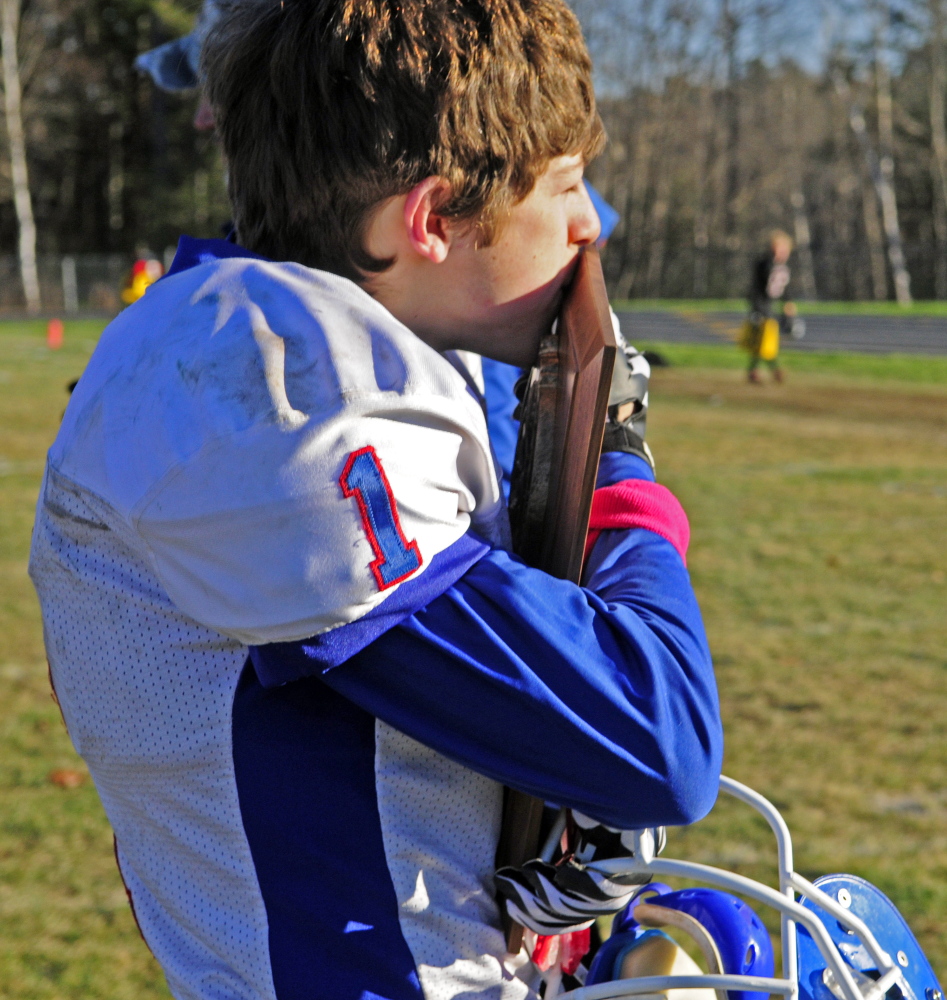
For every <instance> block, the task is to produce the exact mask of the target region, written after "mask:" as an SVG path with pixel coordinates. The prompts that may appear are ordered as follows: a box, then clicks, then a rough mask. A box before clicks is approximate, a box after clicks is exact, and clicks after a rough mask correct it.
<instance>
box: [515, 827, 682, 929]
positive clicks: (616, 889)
mask: <svg viewBox="0 0 947 1000" xmlns="http://www.w3.org/2000/svg"><path fill="white" fill-rule="evenodd" d="M572 818H573V821H574V825H573V828H572V834H573V838H574V840H575V842H576V846H575V849H574V850H573V851H572V852H571V853H568V854H566V855H564V856H563V857H562V858H561V859H560V860H559V861H558V862H557V863H556V864H552V863H550V862H548V861H543V860H541V859H540V858H536V859H534V860H532V861H527V862H526V864H525V865H523V866H522V867H521V868H513V867H507V868H501V869H500V870H499V871H498V872H497V873H496V884H497V891H498V892H499V894H500V895H501V896H502V897H503V899H504V900H505V902H506V910H507V913H508V914H509V915H510V917H512V919H513V920H515V921H516V923H518V924H520V925H522V926H523V927H526V928H528V929H529V930H531V931H534V932H535V933H536V934H542V935H551V934H571V933H572V932H574V931H580V930H584V929H585V928H586V927H590V926H591V925H592V924H593V923H594V922H595V920H597V919H598V918H599V917H605V916H611V915H613V914H615V913H618V911H619V910H621V909H622V908H623V907H624V906H625V905H626V904H627V903H628V901H629V900H630V899H631V897H632V896H633V895H634V893H635V890H636V888H637V887H638V886H641V885H645V884H647V883H648V882H649V881H650V880H651V876H650V875H646V874H641V873H640V872H636V871H633V870H632V865H631V862H632V861H633V859H634V855H635V851H636V850H638V851H639V852H641V853H645V852H644V851H642V849H641V845H642V844H645V845H650V846H647V847H646V850H647V851H649V852H651V853H659V852H660V851H661V850H663V848H664V839H665V837H664V827H655V828H654V829H653V830H648V831H632V830H625V831H622V830H616V829H614V828H612V827H608V826H605V825H604V824H601V823H596V822H595V821H594V820H592V819H590V818H589V817H588V816H584V815H582V813H577V812H574V813H573V814H572ZM622 859H626V860H627V861H628V862H629V864H628V866H627V869H626V870H622V865H621V860H622ZM605 861H607V862H609V863H608V865H607V867H608V872H609V873H608V874H606V873H605V872H603V871H600V870H598V868H597V864H599V863H601V862H605Z"/></svg>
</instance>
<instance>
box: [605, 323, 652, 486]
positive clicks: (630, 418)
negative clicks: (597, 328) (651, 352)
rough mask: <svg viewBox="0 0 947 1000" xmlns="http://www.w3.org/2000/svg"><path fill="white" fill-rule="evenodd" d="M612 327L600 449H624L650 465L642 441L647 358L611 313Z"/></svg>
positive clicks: (649, 453) (646, 390)
mask: <svg viewBox="0 0 947 1000" xmlns="http://www.w3.org/2000/svg"><path fill="white" fill-rule="evenodd" d="M612 326H613V327H614V329H615V339H616V340H617V341H618V355H617V357H616V358H615V368H614V370H613V371H612V387H611V392H610V393H609V396H608V420H607V421H606V424H605V437H604V439H603V441H602V451H603V452H606V451H624V452H628V453H629V454H631V455H637V456H638V457H639V458H643V459H644V460H645V461H646V462H647V463H648V465H650V466H651V468H652V469H653V468H654V457H653V456H652V454H651V449H650V448H649V447H648V445H647V443H646V442H645V430H646V427H647V422H648V380H649V379H650V378H651V365H649V364H648V360H647V358H645V356H644V355H643V354H640V353H639V352H638V351H637V350H636V349H635V348H634V347H632V346H631V345H630V344H629V343H628V342H627V341H626V340H625V338H624V336H622V332H621V329H620V328H619V325H618V317H617V316H616V315H615V314H614V313H612Z"/></svg>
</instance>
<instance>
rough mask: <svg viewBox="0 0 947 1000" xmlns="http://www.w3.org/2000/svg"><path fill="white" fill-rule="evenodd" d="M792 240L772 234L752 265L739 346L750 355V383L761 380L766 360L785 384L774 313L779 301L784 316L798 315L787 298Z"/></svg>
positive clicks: (775, 233) (780, 234)
mask: <svg viewBox="0 0 947 1000" xmlns="http://www.w3.org/2000/svg"><path fill="white" fill-rule="evenodd" d="M791 253H792V239H790V237H789V235H788V234H787V233H784V232H783V231H782V230H781V229H777V230H775V231H774V232H773V233H772V234H771V235H770V241H769V250H768V251H767V252H766V253H765V254H763V256H762V257H760V258H759V259H758V260H757V261H756V263H755V264H754V266H753V279H752V282H751V284H750V292H749V296H748V298H749V304H750V314H749V316H748V317H747V320H746V322H745V323H744V324H743V332H742V335H741V338H740V344H741V346H742V347H743V348H744V350H746V351H747V352H748V353H749V355H750V366H749V369H748V371H747V377H748V379H749V380H750V381H751V382H759V381H760V373H759V365H760V362H761V361H765V362H766V363H767V364H768V365H769V367H770V370H771V371H772V373H773V379H774V380H775V381H776V382H782V380H783V370H782V368H781V367H780V365H779V327H780V324H779V319H778V318H777V317H776V315H775V313H774V307H775V304H776V302H779V301H781V302H782V303H783V309H782V312H783V316H784V317H785V318H786V319H788V320H791V319H793V318H794V317H795V315H796V305H795V303H794V302H791V301H790V300H789V299H787V297H786V290H787V286H788V285H789V277H790V272H789V255H790V254H791Z"/></svg>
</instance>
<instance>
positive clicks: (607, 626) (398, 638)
mask: <svg viewBox="0 0 947 1000" xmlns="http://www.w3.org/2000/svg"><path fill="white" fill-rule="evenodd" d="M590 563H591V566H592V567H593V572H592V576H591V578H590V579H589V581H588V582H589V586H588V587H587V588H585V589H583V588H579V587H576V586H574V585H573V584H570V583H566V582H564V581H560V580H555V579H553V578H551V577H549V576H547V575H546V574H544V573H541V572H539V571H537V570H533V569H531V568H529V567H527V566H524V565H523V564H522V563H520V562H518V561H516V560H515V559H514V558H512V557H510V556H509V555H507V554H506V553H503V552H500V551H492V552H491V553H490V554H489V555H487V556H486V557H485V558H483V559H481V560H480V561H479V562H478V563H477V564H476V565H475V566H474V567H472V568H471V569H470V570H469V571H468V572H467V573H466V574H465V575H464V577H463V578H462V579H461V580H460V581H459V582H458V583H456V584H455V585H454V586H453V587H451V588H450V589H449V590H448V591H447V592H445V593H444V594H442V595H441V596H440V597H438V598H437V599H436V600H434V601H433V602H431V604H430V605H428V607H427V608H426V609H424V610H423V611H421V612H418V613H416V614H415V615H412V616H411V617H410V618H409V619H407V620H406V621H405V622H403V623H402V624H401V625H400V626H398V627H397V628H394V629H391V630H390V631H389V632H387V633H386V634H385V635H383V636H382V637H381V638H379V639H377V640H376V641H375V642H373V643H372V644H371V645H370V646H368V647H367V648H366V649H364V650H363V651H362V652H361V653H359V654H358V655H356V656H355V657H353V658H352V659H350V660H348V661H347V662H346V663H344V664H342V665H341V666H339V667H336V668H334V669H332V670H329V671H327V672H326V673H325V674H324V675H323V676H324V680H325V682H326V683H327V684H329V685H330V686H331V687H333V688H334V689H335V690H337V691H338V692H339V693H341V694H343V695H344V696H346V697H347V698H350V699H351V700H352V701H354V702H356V703H357V704H359V705H360V706H361V707H363V708H365V709H366V710H368V711H370V712H372V713H373V714H375V715H376V716H378V717H379V718H381V719H383V720H385V721H386V722H388V723H390V724H391V725H393V726H395V727H396V728H398V729H400V730H401V731H403V732H405V733H407V734H408V735H410V736H412V737H414V738H415V739H418V740H419V741H421V742H423V743H425V744H427V745H429V746H431V747H433V748H434V749H436V750H438V751H439V752H441V753H444V754H445V755H447V756H449V757H451V758H453V759H455V760H458V761H460V762H461V763H463V764H465V765H467V766H469V767H471V768H473V769H475V770H477V771H479V772H481V773H484V774H487V775H489V776H490V777H493V778H495V779H497V780H498V781H502V782H504V783H505V784H509V785H511V786H513V787H516V788H519V789H522V790H523V791H527V792H530V793H531V794H534V795H537V796H539V797H543V798H546V799H549V800H552V801H555V802H560V803H563V804H565V805H569V806H574V807H576V808H578V809H580V810H581V811H582V812H585V813H587V814H589V815H591V816H594V817H595V818H596V819H599V820H601V821H603V822H607V823H609V824H612V825H617V826H620V827H623V828H628V827H635V826H643V825H653V824H661V823H667V824H673V823H688V822H692V821H693V820H695V819H697V818H699V817H700V816H701V815H703V814H704V813H705V812H706V811H707V810H708V809H709V808H710V806H711V805H712V803H713V801H714V799H715V797H716V787H717V777H718V775H719V768H720V758H721V748H722V737H721V730H720V721H719V709H718V704H717V696H716V687H715V684H714V678H713V670H712V666H711V662H710V655H709V651H708V649H707V643H706V638H705V635H704V631H703V626H702V623H701V620H700V613H699V610H698V608H697V604H696V601H695V599H694V595H693V592H692V589H691V586H690V581H689V579H688V576H687V572H686V569H685V568H684V565H683V563H682V561H681V558H680V556H679V555H678V553H677V552H676V551H675V550H674V548H673V547H672V545H671V544H670V543H669V542H667V541H665V540H664V539H663V538H661V537H659V536H658V535H656V534H654V533H652V532H650V531H645V530H641V529H635V530H631V531H612V532H604V533H603V535H602V537H601V538H600V539H599V541H598V542H597V544H596V548H595V551H594V554H593V556H592V559H591V560H590Z"/></svg>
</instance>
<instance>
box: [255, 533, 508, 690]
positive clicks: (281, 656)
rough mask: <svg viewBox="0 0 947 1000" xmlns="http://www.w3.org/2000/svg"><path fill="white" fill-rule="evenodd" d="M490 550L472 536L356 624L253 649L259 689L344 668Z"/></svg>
mask: <svg viewBox="0 0 947 1000" xmlns="http://www.w3.org/2000/svg"><path fill="white" fill-rule="evenodd" d="M489 551H490V546H489V545H488V544H487V543H486V542H484V541H483V540H482V539H480V538H478V537H477V536H476V535H475V534H473V532H470V531H468V532H467V534H466V535H461V537H460V538H458V539H457V541H456V542H454V544H453V545H449V546H448V547H447V548H446V549H444V550H443V551H442V552H438V553H437V555H436V556H434V558H433V559H432V560H431V561H430V563H429V565H428V567H427V569H426V570H424V572H423V573H419V574H418V575H417V576H416V577H414V578H413V579H411V580H408V581H406V582H405V583H403V584H401V586H400V587H399V588H398V589H397V590H396V591H395V592H394V593H393V594H392V595H391V597H388V598H386V599H385V600H384V601H382V602H381V604H378V605H376V606H375V607H374V608H372V610H371V611H369V612H368V614H367V615H364V616H363V617H361V618H359V619H358V620H357V621H354V622H349V624H348V625H341V626H340V627H339V628H336V629H333V630H332V631H331V632H323V633H322V634H321V635H316V636H313V637H312V638H311V639H306V640H304V641H303V642H273V643H269V644H268V645H266V646H254V647H252V648H251V650H250V659H251V660H252V661H253V666H254V668H255V669H256V673H257V677H258V678H259V680H260V683H261V684H262V685H263V686H264V687H275V686H276V685H278V684H286V683H288V682H289V681H295V680H298V679H299V678H301V677H314V676H316V675H318V674H321V673H322V672H323V671H324V670H327V669H328V668H330V667H336V666H338V665H339V664H340V663H344V662H345V661H346V660H347V659H349V658H350V657H352V656H354V655H355V654H356V653H358V652H359V651H360V650H362V649H364V648H365V647H366V646H367V645H368V644H369V643H370V642H373V641H374V640H375V639H377V638H378V637H379V636H380V635H382V633H384V632H387V631H388V629H390V628H394V626H395V625H398V624H399V623H401V622H403V621H404V620H405V619H406V618H408V617H410V616H411V615H413V614H414V613H415V611H418V610H419V609H420V608H423V607H426V606H427V605H428V604H430V602H431V601H432V600H434V598H435V597H437V596H438V595H439V594H442V593H443V592H444V591H445V590H447V588H448V587H450V586H452V585H453V584H454V583H456V582H457V580H459V579H460V578H461V577H462V576H463V575H464V573H466V572H467V570H468V569H470V567H471V566H473V565H474V563H476V562H477V561H478V560H479V559H482V558H483V556H485V555H486V554H487V552H489Z"/></svg>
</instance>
